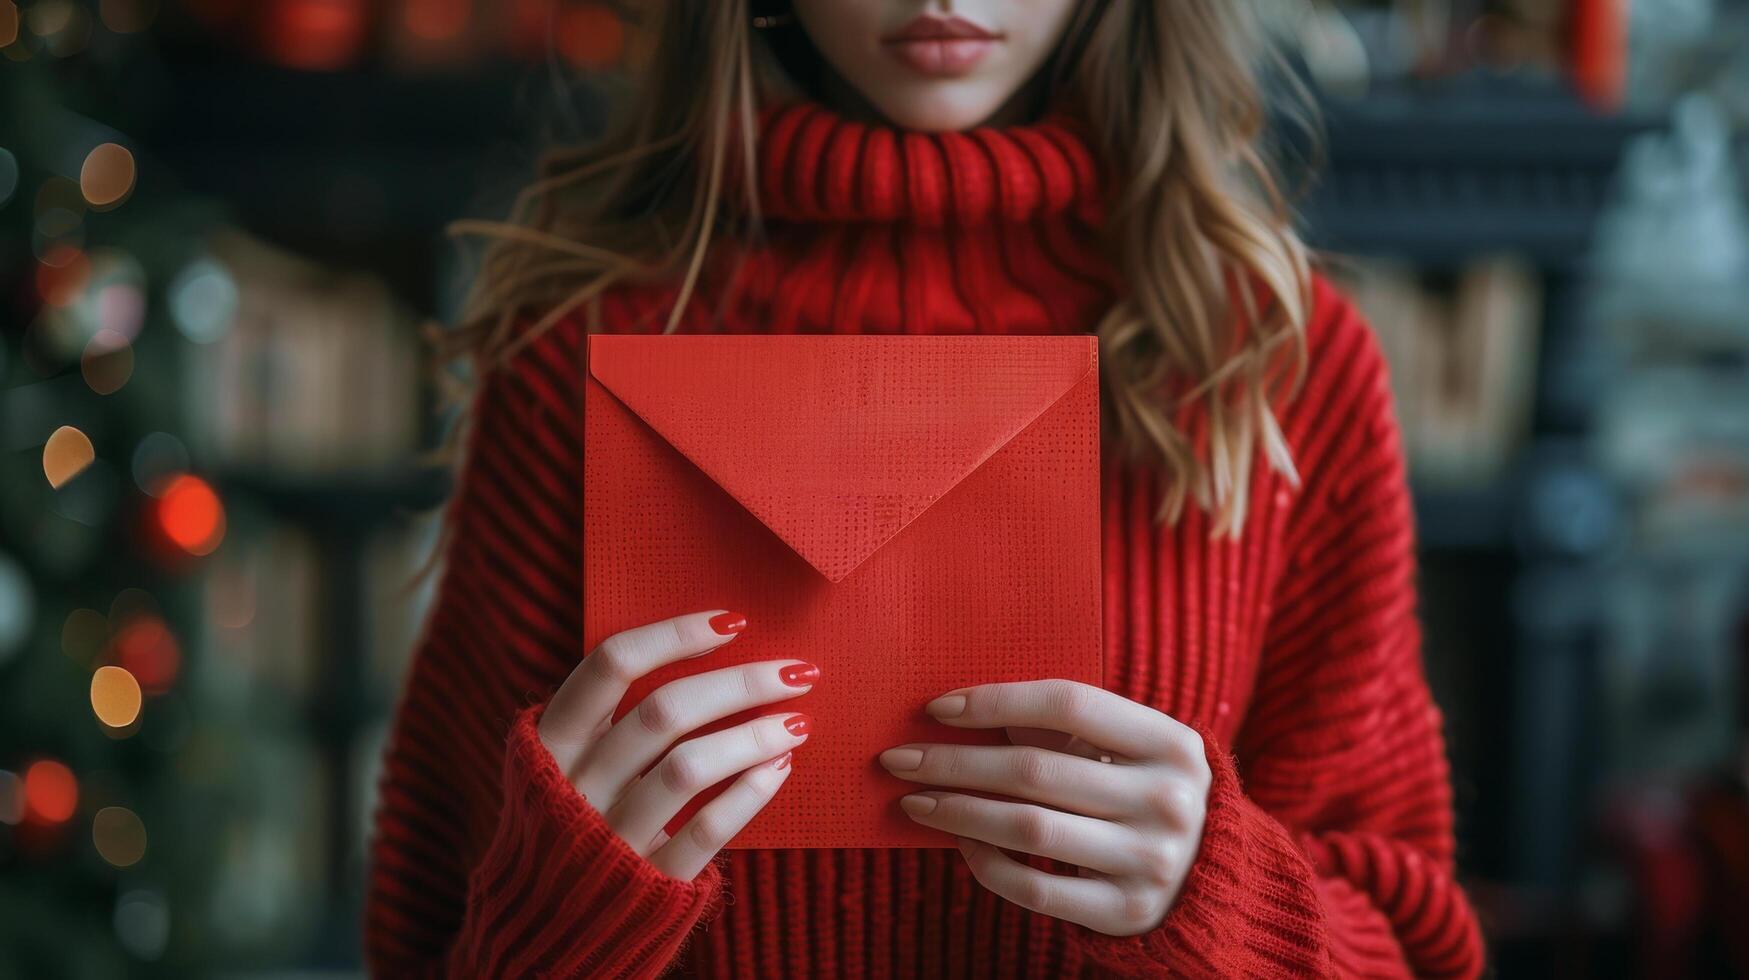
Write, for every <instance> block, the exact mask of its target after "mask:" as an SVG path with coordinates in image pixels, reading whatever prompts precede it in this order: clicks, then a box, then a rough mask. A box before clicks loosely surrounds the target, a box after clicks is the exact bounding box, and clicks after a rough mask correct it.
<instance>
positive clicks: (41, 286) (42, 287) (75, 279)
mask: <svg viewBox="0 0 1749 980" xmlns="http://www.w3.org/2000/svg"><path fill="white" fill-rule="evenodd" d="M90 279H91V260H90V259H89V258H88V257H87V256H86V255H85V252H84V250H83V249H79V248H75V247H74V246H72V245H57V246H55V247H54V248H51V249H50V250H49V251H48V253H47V254H46V255H44V256H43V257H42V259H41V261H39V262H38V263H37V267H36V294H37V296H39V297H41V299H42V301H43V303H45V304H47V305H49V306H71V305H72V304H73V301H74V300H76V299H78V298H79V294H80V293H81V292H82V291H83V290H84V289H85V284H86V283H87V282H89V281H90Z"/></svg>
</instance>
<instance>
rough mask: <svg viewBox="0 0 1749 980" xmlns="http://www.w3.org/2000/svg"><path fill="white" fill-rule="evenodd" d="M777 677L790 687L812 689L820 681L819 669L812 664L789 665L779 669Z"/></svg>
mask: <svg viewBox="0 0 1749 980" xmlns="http://www.w3.org/2000/svg"><path fill="white" fill-rule="evenodd" d="M777 676H778V677H781V678H783V682H784V683H785V684H788V685H789V686H790V687H812V686H813V685H814V684H815V682H817V681H819V679H820V668H818V667H816V666H814V665H813V664H790V665H789V666H788V667H784V668H781V669H779V670H778V672H777Z"/></svg>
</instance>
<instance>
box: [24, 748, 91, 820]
mask: <svg viewBox="0 0 1749 980" xmlns="http://www.w3.org/2000/svg"><path fill="white" fill-rule="evenodd" d="M78 806H79V781H78V780H77V779H74V778H73V770H71V769H68V768H67V767H66V766H64V765H62V764H60V763H59V762H56V761H54V760H53V759H40V760H38V761H36V762H33V763H31V764H30V768H29V769H26V770H25V771H24V813H25V816H26V817H31V818H34V819H37V820H40V821H42V822H44V823H66V822H67V821H68V820H70V819H72V816H73V811H74V810H75V809H77V808H78Z"/></svg>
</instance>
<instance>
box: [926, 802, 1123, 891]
mask: <svg viewBox="0 0 1749 980" xmlns="http://www.w3.org/2000/svg"><path fill="white" fill-rule="evenodd" d="M899 806H900V808H901V809H903V810H904V811H905V813H906V815H908V816H909V817H910V818H911V819H912V820H915V821H917V822H918V823H920V824H922V825H924V826H925V827H934V828H936V829H937V830H945V831H947V832H948V833H950V834H953V835H954V836H955V837H970V838H973V839H975V840H981V841H984V842H985V843H989V844H995V845H996V846H997V847H1006V848H1008V849H1009V850H1011V851H1023V852H1025V853H1027V854H1037V855H1039V856H1040V857H1048V858H1055V859H1057V860H1058V861H1066V862H1068V863H1069V864H1074V865H1079V866H1081V867H1083V868H1089V869H1092V870H1094V871H1103V872H1106V873H1108V874H1116V875H1129V874H1137V873H1139V872H1141V871H1142V870H1144V869H1143V862H1142V855H1143V854H1145V853H1147V847H1146V844H1145V843H1144V842H1143V841H1142V840H1141V835H1140V834H1137V833H1136V832H1135V831H1134V830H1131V829H1130V828H1129V827H1126V826H1124V825H1122V824H1116V823H1112V822H1111V821H1109V820H1095V819H1093V818H1091V817H1083V816H1081V815H1079V814H1074V813H1064V812H1063V811H1061V810H1052V809H1050V808H1048V807H1042V806H1037V805H1035V804H1032V803H1008V802H1005V801H1003V800H986V799H984V798H982V797H978V796H966V795H964V794H961V793H937V792H926V793H912V794H911V795H909V796H906V797H903V798H901V799H900V800H899Z"/></svg>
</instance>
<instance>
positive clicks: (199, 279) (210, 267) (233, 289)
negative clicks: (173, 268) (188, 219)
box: [170, 258, 237, 344]
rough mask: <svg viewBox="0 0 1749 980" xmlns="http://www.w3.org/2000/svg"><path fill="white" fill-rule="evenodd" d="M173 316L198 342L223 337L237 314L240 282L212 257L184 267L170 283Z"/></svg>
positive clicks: (171, 312) (184, 332) (210, 341)
mask: <svg viewBox="0 0 1749 980" xmlns="http://www.w3.org/2000/svg"><path fill="white" fill-rule="evenodd" d="M170 316H171V319H173V320H175V321H176V329H178V330H180V331H182V335H183V336H185V337H187V338H188V339H189V340H192V341H194V342H195V343H197V344H210V343H212V342H213V341H215V340H218V339H219V338H220V337H223V336H224V335H225V331H227V330H229V329H230V328H231V323H232V321H233V320H235V319H236V316H237V283H236V280H234V279H232V278H231V273H230V270H228V269H226V268H225V267H224V266H223V265H222V264H220V263H218V262H216V261H214V260H213V259H210V258H201V259H196V260H194V261H193V262H190V263H189V264H188V265H186V266H184V267H183V269H182V271H181V272H179V273H177V276H176V278H175V279H174V280H172V281H171V283H170Z"/></svg>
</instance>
